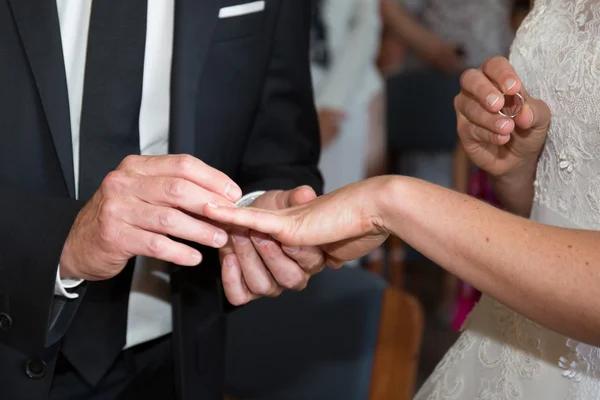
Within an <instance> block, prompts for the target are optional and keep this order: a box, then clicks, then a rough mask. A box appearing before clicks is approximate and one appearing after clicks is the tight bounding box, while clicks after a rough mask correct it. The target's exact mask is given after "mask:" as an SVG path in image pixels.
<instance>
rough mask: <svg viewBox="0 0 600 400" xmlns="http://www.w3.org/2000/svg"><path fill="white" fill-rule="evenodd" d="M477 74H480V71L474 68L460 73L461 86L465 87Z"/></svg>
mask: <svg viewBox="0 0 600 400" xmlns="http://www.w3.org/2000/svg"><path fill="white" fill-rule="evenodd" d="M476 75H478V73H477V70H475V69H474V68H469V69H467V70H465V71H464V72H463V73H462V74H460V86H461V87H463V88H464V87H465V86H466V85H468V84H469V82H470V81H472V80H473V79H474V78H475V76H476Z"/></svg>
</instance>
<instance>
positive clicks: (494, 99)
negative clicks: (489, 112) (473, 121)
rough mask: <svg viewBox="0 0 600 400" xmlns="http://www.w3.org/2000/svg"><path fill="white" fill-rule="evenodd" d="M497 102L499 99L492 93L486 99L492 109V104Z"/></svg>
mask: <svg viewBox="0 0 600 400" xmlns="http://www.w3.org/2000/svg"><path fill="white" fill-rule="evenodd" d="M498 100H500V97H499V96H498V95H496V94H493V93H492V94H490V95H489V96H488V97H487V103H488V105H489V106H490V107H494V104H496V103H497V102H498Z"/></svg>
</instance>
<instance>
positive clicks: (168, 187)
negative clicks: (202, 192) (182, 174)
mask: <svg viewBox="0 0 600 400" xmlns="http://www.w3.org/2000/svg"><path fill="white" fill-rule="evenodd" d="M164 185H165V188H164V190H165V194H166V195H167V196H168V197H169V198H172V199H180V198H181V197H183V196H184V194H185V191H186V188H185V181H183V180H181V179H177V178H172V179H167V180H165V184H164Z"/></svg>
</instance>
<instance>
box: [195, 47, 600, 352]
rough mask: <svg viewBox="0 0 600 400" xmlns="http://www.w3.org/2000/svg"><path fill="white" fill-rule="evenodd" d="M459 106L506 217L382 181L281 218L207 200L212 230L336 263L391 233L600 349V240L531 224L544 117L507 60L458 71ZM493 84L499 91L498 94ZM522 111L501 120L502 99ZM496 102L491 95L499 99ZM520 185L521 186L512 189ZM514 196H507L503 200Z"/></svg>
mask: <svg viewBox="0 0 600 400" xmlns="http://www.w3.org/2000/svg"><path fill="white" fill-rule="evenodd" d="M461 82H462V91H461V93H460V94H459V95H458V96H457V98H456V102H455V104H456V111H457V114H458V118H459V122H458V127H459V129H458V130H459V135H460V139H461V142H462V143H463V146H464V148H465V152H466V153H467V155H468V156H469V158H470V159H471V161H472V162H474V163H475V164H476V165H478V166H480V167H481V168H483V169H485V170H486V171H488V172H489V173H490V174H492V175H493V176H494V177H495V178H494V179H495V180H496V181H497V183H498V185H497V187H498V188H499V190H500V191H499V193H498V194H499V196H500V197H501V198H503V199H505V201H506V203H505V204H506V205H508V206H509V208H510V209H511V210H512V211H513V213H508V212H505V211H501V210H498V209H496V208H494V207H492V206H489V205H487V204H485V203H483V202H481V201H479V200H477V199H474V198H472V197H469V196H466V195H463V194H460V193H457V192H454V191H450V190H448V189H445V188H441V187H438V186H436V185H433V184H430V183H426V182H422V181H419V180H416V179H412V178H407V177H402V176H384V177H377V178H372V179H369V180H366V181H363V182H359V183H356V184H353V185H349V186H346V187H344V188H342V189H340V190H338V191H336V192H333V193H331V194H328V195H325V196H322V197H319V198H318V199H316V200H314V201H312V202H309V203H306V204H303V205H301V206H297V207H292V208H289V209H286V210H283V211H276V212H266V211H261V210H256V209H252V208H249V209H240V208H234V207H229V206H227V205H222V204H221V205H218V204H212V203H209V204H207V205H206V206H205V209H204V212H205V213H206V215H207V217H209V218H211V219H214V220H216V221H219V222H220V223H225V224H231V225H235V226H243V227H246V228H249V229H252V230H255V231H260V232H263V233H266V234H269V235H271V236H272V237H273V238H274V239H276V240H279V241H280V242H282V243H285V244H286V245H289V246H297V247H300V248H302V247H303V246H315V245H320V246H321V247H322V249H323V250H324V252H325V258H326V261H327V262H331V263H332V264H333V265H339V264H340V263H342V262H343V261H345V260H351V259H355V258H357V257H360V256H362V255H363V254H367V253H368V252H369V251H371V250H372V249H374V248H376V247H377V246H379V245H380V244H381V243H382V242H383V241H384V240H385V239H386V238H387V237H388V236H389V235H395V236H398V237H400V238H401V239H402V240H404V241H406V242H407V243H408V244H410V245H411V246H413V247H414V248H416V249H417V250H418V251H420V252H421V253H423V254H424V255H425V256H427V257H429V258H430V259H432V260H433V261H434V262H436V263H437V264H438V265H440V266H442V267H444V268H445V269H447V270H448V271H449V272H451V273H453V274H454V275H456V276H458V277H459V278H461V279H463V280H465V281H466V282H469V283H471V284H472V285H473V286H474V287H476V288H478V289H480V290H481V291H482V292H484V293H487V294H488V295H490V296H492V297H494V298H496V299H497V300H498V301H500V302H502V303H503V304H506V305H507V306H508V307H510V308H512V309H514V310H515V311H517V312H519V313H521V314H522V315H524V316H526V317H528V318H530V319H532V320H534V321H535V322H537V323H539V324H541V325H543V326H546V327H548V328H549V329H551V330H554V331H556V332H558V333H561V334H563V335H565V336H568V337H571V338H574V339H576V340H580V341H582V342H585V343H589V344H592V345H596V346H597V345H600V313H598V309H599V308H600V269H598V260H599V259H600V247H599V246H598V243H600V232H597V231H589V230H578V229H567V228H559V227H553V226H548V225H544V224H540V223H536V222H534V221H530V220H528V219H526V218H524V217H522V216H520V215H518V214H526V213H527V212H528V210H529V209H531V203H532V200H531V193H532V189H531V186H532V185H533V181H532V179H533V178H532V177H533V174H534V172H533V171H534V167H535V163H536V160H537V158H538V156H539V153H540V151H541V148H542V146H543V143H544V140H545V137H546V132H547V128H548V125H549V123H550V111H549V109H548V106H547V105H546V104H545V103H544V102H543V101H541V100H538V99H534V98H531V97H530V96H528V95H527V94H526V91H525V89H524V88H523V85H522V83H521V81H520V80H519V79H518V76H517V74H516V73H515V71H514V70H513V68H512V66H511V65H510V64H509V63H508V61H507V60H506V59H504V58H499V57H498V58H494V59H490V60H488V61H487V62H486V63H485V64H484V65H483V66H482V68H481V69H480V70H471V71H467V72H466V73H465V74H464V75H463V77H462V80H461ZM498 88H500V89H498ZM500 90H502V91H504V92H508V93H515V92H517V91H519V92H521V93H523V94H524V95H525V97H526V102H527V105H526V107H525V109H524V110H523V112H522V113H521V114H520V115H519V116H518V117H517V118H515V119H514V120H510V121H509V122H507V123H506V124H503V125H502V127H500V125H501V124H497V122H498V121H500V120H502V117H501V116H499V115H498V114H497V111H498V110H499V109H500V108H502V106H503V101H504V100H503V97H502V96H501V91H500ZM494 96H498V99H497V100H496V99H495V98H494ZM525 187H527V188H528V189H529V190H527V191H525V192H519V191H518V189H519V188H521V189H523V188H525ZM511 196H513V198H511Z"/></svg>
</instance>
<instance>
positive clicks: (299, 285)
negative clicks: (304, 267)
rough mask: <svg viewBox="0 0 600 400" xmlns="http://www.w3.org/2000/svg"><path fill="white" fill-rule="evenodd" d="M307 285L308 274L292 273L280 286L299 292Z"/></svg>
mask: <svg viewBox="0 0 600 400" xmlns="http://www.w3.org/2000/svg"><path fill="white" fill-rule="evenodd" d="M307 285H308V276H307V275H306V274H301V273H298V274H294V275H293V276H291V277H290V278H288V280H286V281H285V282H284V283H283V284H282V285H281V286H283V287H284V288H286V289H288V290H294V291H296V292H299V291H301V290H304V289H305V288H306V286H307Z"/></svg>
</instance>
